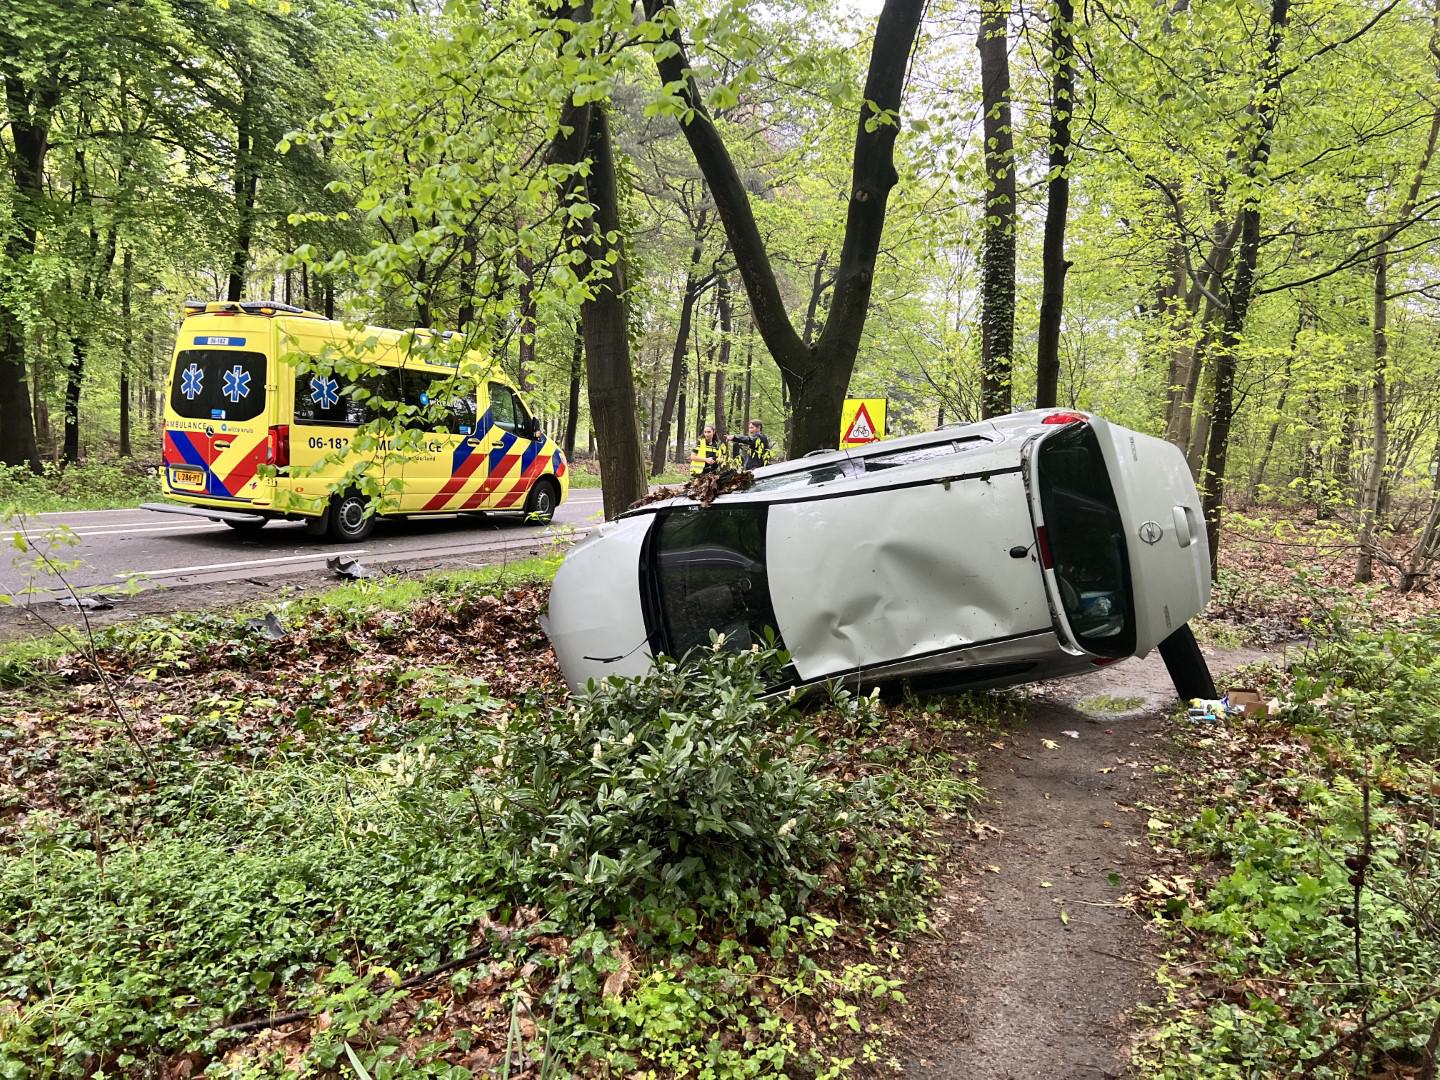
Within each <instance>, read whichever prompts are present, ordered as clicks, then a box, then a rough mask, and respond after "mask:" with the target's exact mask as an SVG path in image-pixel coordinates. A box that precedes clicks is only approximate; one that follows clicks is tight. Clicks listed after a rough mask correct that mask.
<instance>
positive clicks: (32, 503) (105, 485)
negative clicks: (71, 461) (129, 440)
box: [0, 460, 160, 514]
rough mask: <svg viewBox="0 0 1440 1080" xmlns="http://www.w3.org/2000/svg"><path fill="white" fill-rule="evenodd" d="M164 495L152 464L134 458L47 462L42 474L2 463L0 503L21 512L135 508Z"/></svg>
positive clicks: (19, 466) (0, 469)
mask: <svg viewBox="0 0 1440 1080" xmlns="http://www.w3.org/2000/svg"><path fill="white" fill-rule="evenodd" d="M159 496H160V478H159V477H158V476H157V475H156V472H155V469H154V467H153V466H148V465H142V464H140V463H139V462H136V461H133V460H128V461H125V460H122V461H107V462H95V463H91V464H85V465H61V464H59V463H57V462H53V461H52V462H48V463H46V465H45V467H44V470H43V471H42V472H40V473H38V474H37V473H34V472H31V471H30V469H29V468H28V467H27V466H24V465H0V507H3V508H8V509H9V510H10V511H14V512H19V513H23V514H38V513H46V512H51V511H56V510H100V509H105V508H107V507H115V506H135V505H136V504H138V503H141V502H143V501H145V500H146V499H154V498H158V497H159Z"/></svg>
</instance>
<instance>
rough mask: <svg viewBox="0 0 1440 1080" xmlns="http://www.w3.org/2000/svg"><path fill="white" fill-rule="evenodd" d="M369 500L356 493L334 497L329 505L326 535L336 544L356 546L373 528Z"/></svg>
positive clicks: (373, 518)
mask: <svg viewBox="0 0 1440 1080" xmlns="http://www.w3.org/2000/svg"><path fill="white" fill-rule="evenodd" d="M369 504H370V500H368V499H367V498H366V497H365V496H364V495H361V494H360V493H359V492H358V491H347V492H346V493H345V494H343V495H336V496H335V498H334V499H333V500H332V501H331V503H330V511H329V513H328V514H327V517H329V519H330V525H329V529H328V531H327V534H326V535H328V536H329V537H330V539H331V540H333V541H335V543H337V544H358V543H360V541H362V540H364V539H365V538H366V537H367V536H369V535H370V533H371V531H372V530H373V529H374V528H375V514H374V513H373V512H372V511H371V510H370V505H369Z"/></svg>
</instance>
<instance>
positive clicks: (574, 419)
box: [562, 323, 585, 459]
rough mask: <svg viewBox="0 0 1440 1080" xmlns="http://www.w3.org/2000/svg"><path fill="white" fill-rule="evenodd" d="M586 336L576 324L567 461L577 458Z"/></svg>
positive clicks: (565, 449)
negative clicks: (576, 443)
mask: <svg viewBox="0 0 1440 1080" xmlns="http://www.w3.org/2000/svg"><path fill="white" fill-rule="evenodd" d="M584 361H585V336H584V333H583V330H582V328H581V326H580V324H579V323H576V324H575V347H574V349H573V350H572V351H571V353H570V398H569V405H568V406H566V409H565V444H564V446H563V447H562V449H563V450H564V451H565V457H566V458H567V459H571V458H574V456H575V432H576V431H577V430H578V429H579V423H580V377H581V375H582V374H584V371H585V368H584Z"/></svg>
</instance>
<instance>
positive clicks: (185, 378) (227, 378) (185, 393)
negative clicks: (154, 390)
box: [170, 349, 265, 421]
mask: <svg viewBox="0 0 1440 1080" xmlns="http://www.w3.org/2000/svg"><path fill="white" fill-rule="evenodd" d="M170 408H171V409H172V410H173V411H174V413H175V415H176V416H183V417H185V418H186V419H187V420H230V421H242V420H253V419H255V417H257V416H259V415H260V414H261V413H263V412H264V411H265V356H264V354H263V353H258V352H241V351H239V350H237V349H184V350H182V351H181V353H180V356H179V357H178V358H177V359H176V361H175V376H174V381H173V382H172V383H171V384H170Z"/></svg>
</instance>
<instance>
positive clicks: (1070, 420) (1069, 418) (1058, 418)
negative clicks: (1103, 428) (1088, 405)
mask: <svg viewBox="0 0 1440 1080" xmlns="http://www.w3.org/2000/svg"><path fill="white" fill-rule="evenodd" d="M1089 419H1090V418H1089V417H1088V416H1086V415H1085V414H1084V413H1078V412H1052V413H1051V414H1050V415H1049V416H1047V417H1045V419H1043V420H1041V421H1040V423H1042V424H1083V423H1085V421H1086V420H1089Z"/></svg>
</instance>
